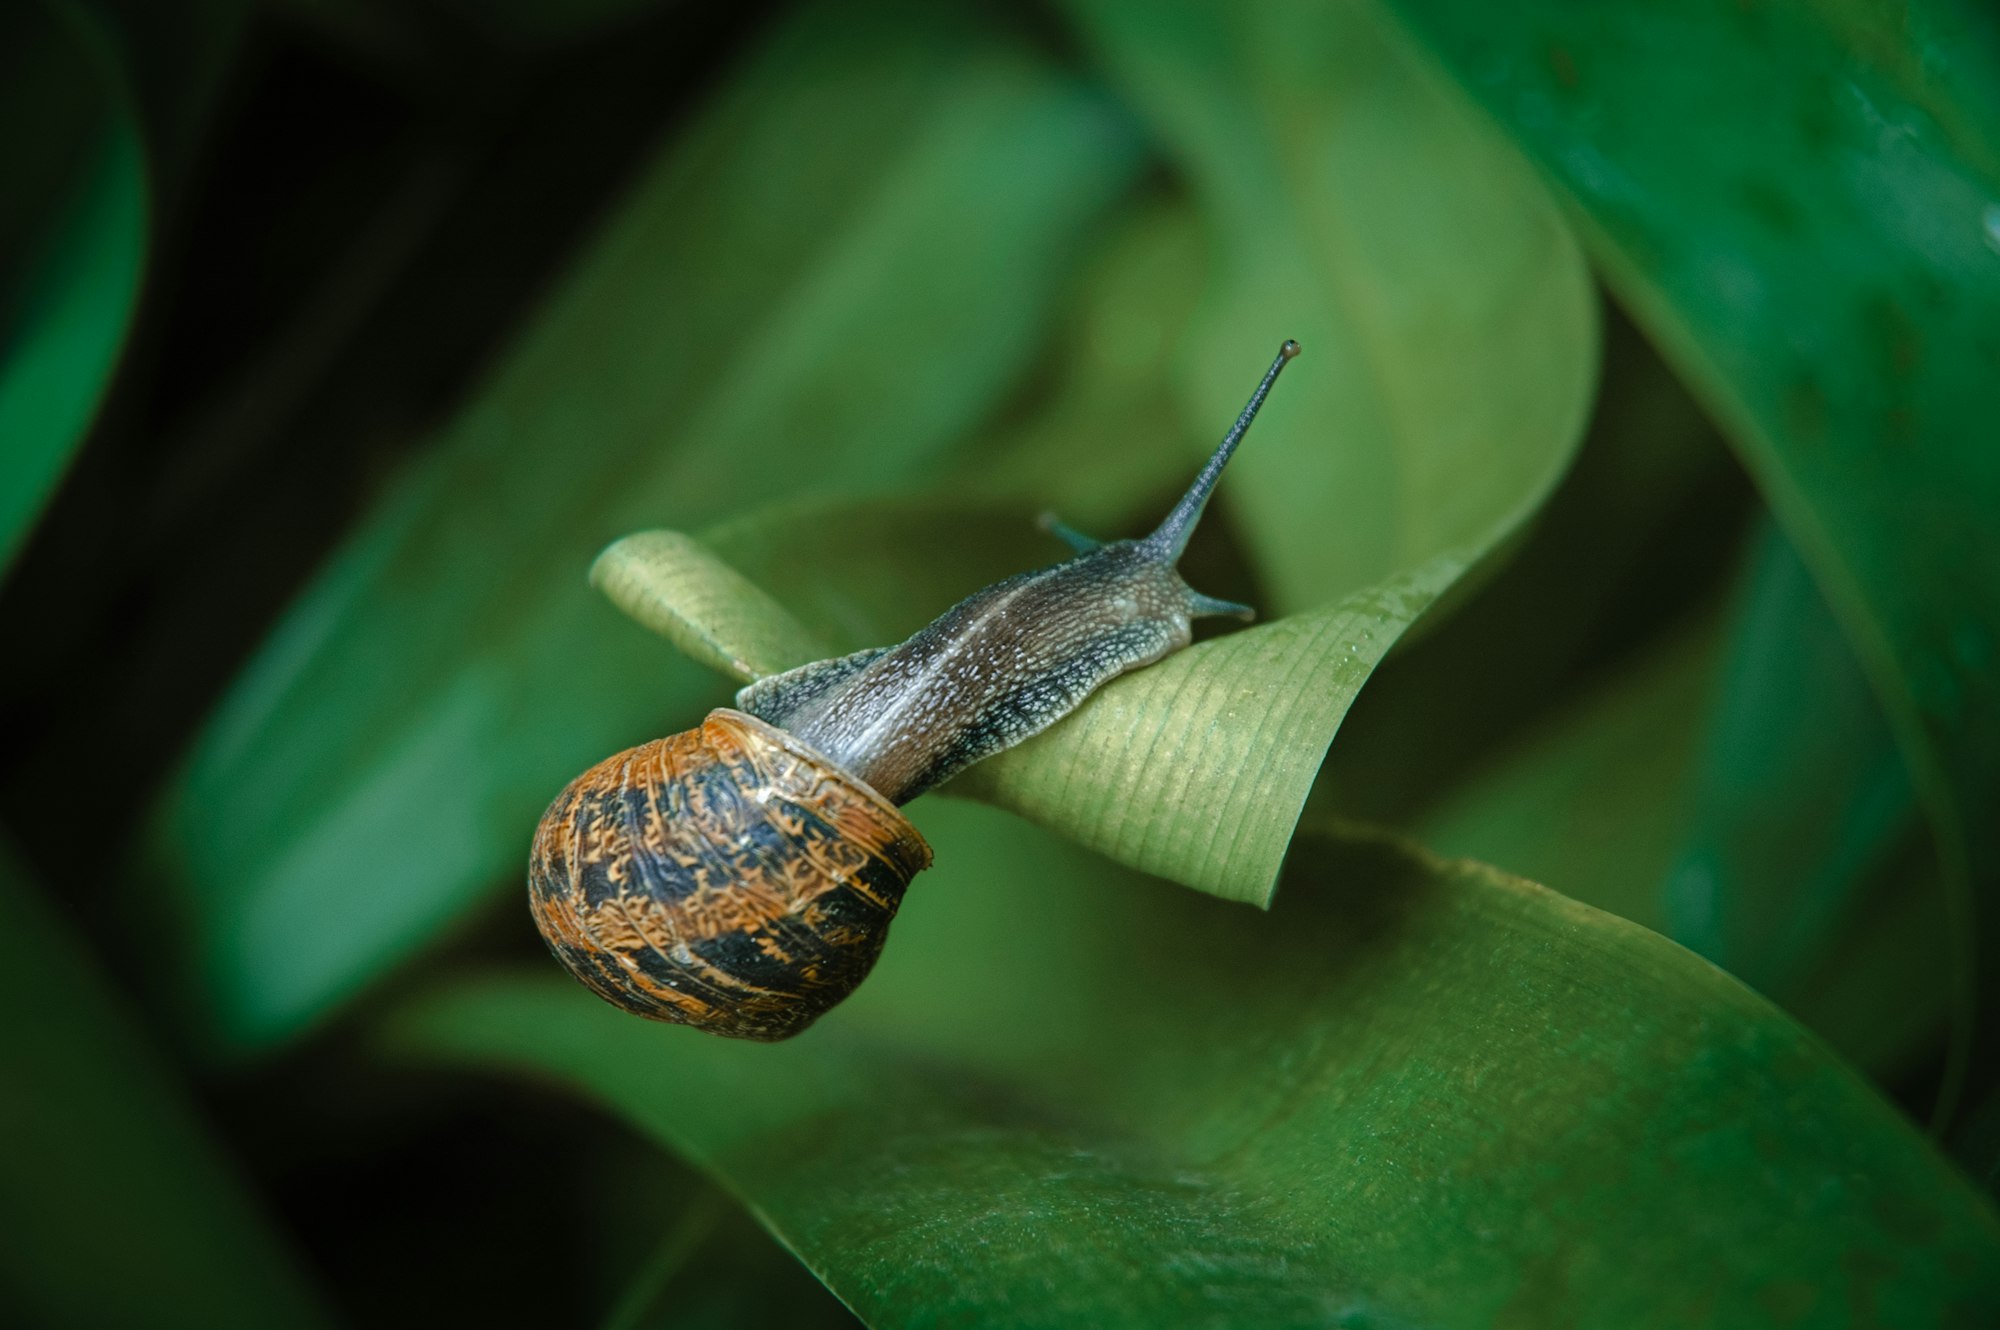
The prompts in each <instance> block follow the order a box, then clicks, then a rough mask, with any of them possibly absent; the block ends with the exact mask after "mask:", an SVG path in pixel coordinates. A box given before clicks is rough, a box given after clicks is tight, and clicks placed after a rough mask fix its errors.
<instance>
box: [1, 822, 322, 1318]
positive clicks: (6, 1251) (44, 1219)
mask: <svg viewBox="0 0 2000 1330" xmlns="http://www.w3.org/2000/svg"><path fill="white" fill-rule="evenodd" d="M0 1013H4V1015H0V1136H4V1138H5V1140H6V1142H7V1148H6V1149H5V1150H4V1151H0V1229H4V1231H5V1232H6V1234H7V1240H6V1242H4V1243H0V1314H4V1316H5V1318H6V1319H7V1320H8V1322H9V1324H14V1325H74V1326H91V1325H104V1326H118V1325H150V1326H274V1325H285V1326H316V1325H324V1324H328V1320H327V1317H326V1316H325V1314H324V1313H323V1312H322V1310H321V1309H320V1308H319V1306H318V1305H317V1304H316V1303H315V1301H314V1298H313V1296H312V1294H311V1292H310V1291H309V1290H308V1288H307V1287H306V1284H305V1282H304V1280H303V1279H302V1277H301V1276H300V1273H299V1271H298V1267H297V1265H296V1264H295V1262H294V1261H293V1259H292V1257H291V1255H290V1254H289V1253H288V1252H287V1251H286V1250H285V1249H284V1247H283V1245H282V1244H281V1242H280V1241H279V1239H278V1238H277V1237H276V1236H274V1234H273V1232H272V1230H271V1229H270V1227H269V1225H268V1223H267V1222H266V1220H265V1219H264V1217H263V1216H261V1215H259V1214H258V1213H257V1208H256V1206H255V1204H254V1203H253V1202H252V1201H251V1199H250V1198H249V1196H247V1195H246V1194H245V1192H244V1190H243V1186H242V1184H241V1182H240V1181H239V1180H238V1178H237V1177H236V1176H235V1170H234V1169H233V1167H232V1166H231V1164H230V1162H229V1161H228V1159H227V1158H226V1157H225V1154H224V1152H223V1150H222V1148H221V1147H220V1146H219V1145H218V1143H217V1142H216V1141H215V1140H214V1139H213V1138H212V1137H211V1136H210V1135H209V1133H208V1131H207V1129H206V1128H205V1127H204V1126H203V1124H202V1123H201V1121H200V1120H199V1118H198V1117H197V1115H196V1113H195V1110H194V1107H193V1105H191V1104H190V1103H189V1102H188V1098H187V1095H186V1093H185V1091H184V1090H183V1089H182V1088H181V1087H180V1086H178V1085H176V1084H174V1083H173V1080H172V1079H171V1077H170V1076H169V1074H168V1072H167V1070H166V1068H165V1067H164V1066H163V1065H162V1063H161V1060H160V1058H159V1057H158V1054H157V1052H156V1050H154V1049H153V1048H151V1047H149V1046H148V1044H147V1041H146V1037H145V1035H144V1033H143V1032H142V1029H141V1027H140V1026H139V1024H138V1023H137V1022H135V1021H134V1020H133V1018H132V1017H131V1016H130V1015H129V1014H128V1013H127V1012H125V1011H124V1010H123V1009H122V1008H121V1006H120V1003H119V1000H118V998H117V997H116V995H115V994H114V992H113V990H112V987H111V985H110V984H109V983H108V982H107V981H106V979H105V977H104V976H103V975H102V974H100V973H99V971H98V968H97V964H96V961H95V960H94V958H93V957H91V956H90V955H89V954H87V952H86V951H85V949H84V947H83V945H82V944H81V943H80V942H79V940H78V939H77V938H75V937H74V936H72V935H71V934H70V932H69V930H68V928H67V927H66V926H65V924H64V923H63V922H62V921H61V920H59V919H58V918H57V917H56V916H55V914H54V913H53V912H52V911H51V910H50V909H49V906H48V904H47V902H46V901H45V900H44V899H43V898H42V895H41V892H40V889H39V888H38V887H37V886H36V885H35V884H33V883H31V882H30V881H29V879H28V876H27V874H26V872H25V871H24V870H23V868H22V867H21V865H20V864H19V863H18V862H17V861H16V860H15V858H14V855H13V852H12V849H11V847H10V846H8V845H6V844H4V843H0Z"/></svg>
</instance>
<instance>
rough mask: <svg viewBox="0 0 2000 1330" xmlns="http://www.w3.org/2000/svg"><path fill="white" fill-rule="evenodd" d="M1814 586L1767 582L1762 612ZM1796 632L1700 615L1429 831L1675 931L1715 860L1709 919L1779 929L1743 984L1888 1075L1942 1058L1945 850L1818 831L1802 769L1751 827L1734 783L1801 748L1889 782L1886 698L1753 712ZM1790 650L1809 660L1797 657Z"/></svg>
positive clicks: (1799, 698)
mask: <svg viewBox="0 0 2000 1330" xmlns="http://www.w3.org/2000/svg"><path fill="white" fill-rule="evenodd" d="M1768 562H1769V560H1768V558H1767V559H1765V560H1760V561H1759V563H1758V567H1759V571H1760V572H1763V571H1765V569H1766V565H1767V564H1768ZM1794 567H1796V565H1794ZM1781 576H1782V574H1781ZM1809 590H1810V588H1805V587H1797V586H1791V587H1787V586H1765V585H1760V586H1758V587H1757V588H1756V591H1755V593H1754V594H1753V595H1752V597H1751V598H1750V603H1751V604H1752V605H1757V604H1760V603H1764V602H1768V601H1769V599H1770V598H1771V594H1772V593H1773V592H1777V593H1778V594H1779V598H1780V599H1789V594H1790V592H1792V591H1809ZM1794 608H1796V607H1794ZM1807 613H1808V614H1810V607H1808V608H1807ZM1822 613H1823V611H1822ZM1784 636H1786V630H1785V628H1784V627H1783V626H1782V625H1772V624H1771V623H1769V622H1764V621H1762V616H1761V615H1752V616H1750V617H1749V618H1748V619H1747V620H1746V618H1745V616H1744V615H1743V614H1742V613H1741V612H1740V611H1739V612H1738V613H1737V614H1736V615H1734V616H1724V615H1722V614H1721V613H1719V612H1715V611H1710V612H1707V613H1704V614H1702V615H1700V616H1698V617H1697V618H1696V619H1695V620H1694V621H1693V622H1691V623H1689V624H1687V625H1685V626H1683V627H1682V628H1680V629H1679V630H1677V631H1676V632H1674V633H1673V634H1671V635H1670V636H1669V638H1668V639H1667V640H1666V641H1664V642H1662V643H1661V644H1660V645H1659V646H1658V647H1657V648H1656V649H1654V650H1653V651H1651V652H1649V653H1647V655H1646V656H1645V657H1644V658H1642V659H1641V660H1639V661H1638V662H1636V663H1635V664H1634V665H1633V666H1632V667H1631V668H1629V669H1627V670H1625V671H1623V672H1622V673H1621V674H1620V675H1619V676H1617V677H1616V678H1614V679H1612V680H1610V681H1608V682H1607V683H1605V684H1604V685H1603V686H1601V687H1598V688H1596V689H1593V690H1591V691H1590V692H1587V693H1584V694H1582V695H1581V696H1579V697H1577V698H1576V699H1575V700H1574V701H1573V702H1571V703H1570V704H1569V705H1568V706H1567V707H1565V708H1563V709H1561V710H1560V711H1558V712H1556V713H1555V714H1553V715H1551V716H1549V717H1547V718H1545V719H1544V721H1543V723H1542V724H1541V725H1539V726H1538V727H1537V728H1536V729H1535V731H1534V732H1533V735H1532V737H1530V738H1528V739H1525V740H1523V741H1522V742H1520V743H1518V744H1515V745H1512V746H1510V747H1508V748H1505V749H1503V750H1501V751H1500V752H1497V753H1495V754H1493V755H1492V756H1491V757H1490V758H1489V759H1488V760H1487V761H1486V762H1485V763H1483V764H1482V765H1480V766H1479V767H1477V768H1475V769H1474V770H1472V771H1470V772H1468V773H1466V774H1465V775H1464V777H1463V778H1462V779H1461V781H1460V782H1459V784H1458V785H1457V786H1456V787H1455V788H1453V790H1452V791H1451V792H1450V793H1449V794H1448V795H1447V796H1446V797H1444V798H1443V799H1441V800H1439V801H1438V802H1437V803H1436V804H1435V805H1434V806H1432V807H1431V808H1429V809H1428V810H1426V812H1425V813H1424V814H1423V816H1422V817H1420V818H1419V819H1417V821H1416V823H1415V829H1416V831H1417V834H1419V835H1420V836H1422V837H1423V838H1424V841H1425V843H1426V844H1429V845H1433V846H1436V847H1437V848H1438V849H1439V850H1440V851H1443V852H1445V853H1449V854H1462V855H1469V856H1474V857H1484V858H1498V859H1503V860H1504V861H1505V862H1507V863H1510V864H1519V865H1520V866H1521V869H1522V871H1524V872H1531V873H1534V874H1535V876H1536V878H1537V879H1538V880H1540V881H1543V882H1546V883H1548V884H1549V885H1550V886H1552V887H1555V888H1557V889H1559V890H1561V891H1563V892H1564V893H1565V894H1567V895H1570V896H1573V897H1575V898H1576V899H1579V900H1582V901H1585V902H1586V903H1588V904H1590V905H1593V906H1596V907H1597V908H1599V909H1603V910H1609V911H1612V912H1613V913H1616V914H1618V915H1620V916H1622V917H1624V918H1626V919H1630V920H1633V921H1634V922H1637V923H1640V924H1644V925H1645V926H1646V927H1648V928H1651V929H1654V930H1657V931H1659V932H1661V933H1671V931H1672V930H1673V928H1674V926H1675V923H1676V915H1677V913H1679V912H1680V911H1682V910H1684V909H1685V908H1686V907H1685V904H1684V902H1683V897H1684V894H1685V893H1686V891H1687V890H1688V889H1689V883H1688V882H1687V866H1688V864H1689V863H1690V861H1691V860H1693V859H1694V857H1695V855H1696V854H1697V853H1700V854H1701V860H1700V862H1702V863H1704V864H1705V865H1707V866H1708V869H1709V871H1708V873H1707V874H1706V875H1705V878H1704V880H1703V883H1702V885H1703V886H1704V887H1705V888H1707V891H1706V894H1705V897H1704V899H1705V901H1706V902H1707V904H1708V906H1709V914H1708V916H1707V917H1709V918H1717V917H1720V918H1727V919H1731V920H1734V919H1737V918H1741V917H1748V918H1754V919H1758V920H1760V921H1766V922H1768V924H1769V931H1768V932H1767V933H1765V934H1764V935H1763V936H1761V937H1759V936H1756V935H1755V934H1752V935H1751V936H1750V937H1748V938H1745V939H1744V940H1743V941H1740V942H1738V944H1737V948H1738V952H1737V955H1736V957H1735V959H1736V960H1738V961H1740V962H1741V963H1742V964H1743V966H1744V969H1745V971H1746V973H1744V974H1743V977H1744V978H1745V979H1746V980H1749V981H1752V982H1755V983H1756V985H1757V986H1758V988H1759V990H1760V991H1761V992H1763V993H1764V994H1765V995H1766V996H1768V997H1770V998H1772V999H1773V1000H1774V1001H1776V1002H1778V1003H1780V1004H1781V1005H1783V1006H1784V1008H1785V1009H1786V1010H1787V1011H1789V1012H1790V1013H1792V1015H1793V1016H1795V1017H1796V1018H1797V1019H1798V1020H1800V1021H1802V1022H1803V1023H1804V1024H1805V1025H1807V1026H1808V1027H1809V1028H1811V1029H1812V1030H1814V1031H1815V1032H1816V1033H1818V1034H1819V1035H1820V1036H1821V1037H1822V1038H1824V1039H1825V1040H1827V1042H1828V1043H1830V1044H1832V1045H1833V1046H1834V1048H1836V1049H1837V1050H1838V1051H1839V1052H1840V1053H1841V1054H1842V1055H1843V1056H1845V1057H1847V1058H1849V1059H1850V1060H1851V1061H1852V1062H1854V1063H1855V1065H1857V1066H1860V1067H1864V1068H1866V1069H1868V1070H1869V1071H1870V1072H1872V1073H1874V1074H1876V1075H1877V1076H1879V1077H1881V1078H1883V1079H1884V1081H1885V1082H1887V1081H1889V1080H1890V1079H1892V1078H1894V1077H1898V1076H1903V1075H1908V1074H1911V1073H1912V1072H1914V1071H1917V1070H1919V1068H1920V1065H1921V1063H1922V1061H1923V1060H1924V1059H1925V1058H1927V1057H1929V1056H1931V1055H1932V1054H1933V1053H1934V1052H1935V1050H1936V1048H1937V1047H1938V1041H1939V1037H1940V1035H1941V1032H1942V1029H1943V1023H1944V1017H1945V1012H1946V1010H1947V1008H1948V1004H1949V1001H1950V992H1949V983H1948V975H1949V967H1948V965H1947V964H1946V958H1947V957H1948V956H1949V955H1950V946H1951V943H1950V936H1951V935H1950V931H1949V928H1948V926H1947V922H1946V919H1945V894H1944V888H1943V884H1942V883H1941V881H1940V880H1939V876H1938V871H1937V864H1936V861H1935V857H1934V856H1933V855H1932V854H1931V853H1930V849H1929V846H1928V845H1927V844H1922V843H1919V842H1916V841H1914V840H1913V839H1912V838H1910V837H1907V836H1905V837H1897V838H1894V839H1892V840H1891V841H1889V842H1888V843H1883V842H1882V841H1881V840H1880V838H1879V837H1860V836H1857V835H1856V832H1855V828H1854V827H1853V826H1852V825H1851V824H1850V823H1849V822H1848V821H1845V820H1843V819H1842V818H1841V817H1840V816H1838V815H1829V816H1827V817H1826V820H1824V821H1821V822H1818V823H1813V822H1812V821H1811V820H1810V815H1809V814H1807V813H1803V812H1795V811H1792V810H1797V809H1801V808H1807V807H1809V806H1811V805H1812V804H1813V802H1814V800H1816V799H1817V798H1819V797H1820V792H1821V789H1822V787H1821V785H1820V784H1819V782H1818V780H1817V779H1816V778H1811V777H1806V778H1801V777H1799V775H1798V773H1797V772H1793V780H1792V781H1791V783H1789V784H1783V785H1779V786H1776V787H1770V788H1767V787H1764V786H1759V787H1758V788H1759V795H1758V798H1757V799H1755V800H1747V801H1746V804H1757V805H1761V814H1762V816H1766V817H1768V818H1769V819H1770V820H1769V821H1747V820H1745V819H1744V818H1743V817H1742V816H1741V815H1740V812H1747V811H1748V809H1747V806H1746V808H1745V809H1743V810H1739V809H1738V808H1737V807H1736V806H1735V805H1733V804H1731V803H1730V802H1728V801H1727V800H1723V799H1721V798H1720V797H1719V794H1718V787H1719V786H1720V787H1727V786H1729V785H1730V784H1731V783H1732V782H1734V781H1736V780H1737V779H1739V778H1740V776H1741V773H1742V771H1743V770H1744V769H1745V768H1752V767H1754V768H1759V769H1782V768H1787V767H1790V766H1793V765H1795V764H1796V763H1797V762H1798V760H1799V753H1800V749H1801V747H1804V748H1808V749H1811V750H1813V751H1814V752H1815V754H1816V756H1817V757H1818V758H1819V759H1820V760H1821V761H1824V762H1830V763H1832V764H1833V766H1834V774H1836V775H1840V776H1845V777H1847V778H1848V779H1847V780H1846V781H1844V782H1843V781H1835V780H1830V781H1829V785H1830V786H1832V787H1834V788H1836V789H1844V790H1845V791H1846V792H1847V793H1848V794H1850V795H1853V794H1855V793H1857V792H1858V793H1863V794H1866V793H1867V792H1869V791H1870V790H1871V789H1872V788H1873V783H1872V781H1870V780H1868V779H1866V777H1867V776H1868V775H1869V773H1870V772H1871V771H1872V770H1873V767H1872V765H1871V763H1870V762H1869V761H1867V760H1865V759H1866V758H1867V756H1868V754H1870V753H1874V752H1876V751H1877V750H1876V749H1875V748H1874V747H1873V745H1872V744H1871V743H1870V742H1868V737H1869V736H1870V735H1871V734H1874V733H1879V731H1878V730H1875V729H1871V726H1870V723H1869V722H1870V720H1871V719H1873V720H1874V721H1875V724H1876V725H1879V713H1877V712H1876V710H1875V704H1874V701H1873V699H1872V698H1869V697H1866V696H1857V695H1856V694H1854V693H1853V692H1852V691H1844V692H1843V691H1841V690H1838V689H1836V690H1833V691H1832V692H1831V693H1830V694H1828V693H1816V692H1810V691H1797V692H1796V693H1795V695H1794V696H1793V697H1791V698H1790V699H1787V700H1786V701H1785V702H1784V703H1783V704H1782V705H1776V704H1773V705H1771V706H1770V708H1769V710H1768V711H1760V712H1759V713H1758V715H1759V719H1758V720H1757V721H1756V722H1755V723H1752V722H1751V721H1750V719H1749V718H1748V717H1747V716H1746V715H1745V713H1744V709H1743V705H1742V703H1743V694H1742V689H1743V687H1744V686H1745V685H1746V683H1749V684H1751V685H1752V686H1755V678H1756V676H1759V675H1761V674H1762V672H1763V670H1764V669H1765V668H1766V667H1768V666H1770V665H1773V664H1775V663H1776V662H1774V661H1769V660H1766V659H1765V658H1764V657H1765V653H1766V649H1767V648H1768V647H1769V646H1770V645H1771V643H1772V640H1773V638H1774V637H1777V638H1783V637H1784ZM1806 636H1807V637H1813V636H1814V634H1813V632H1812V630H1811V626H1810V623H1808V624H1807V625H1806ZM1817 640H1818V642H1819V645H1820V646H1821V647H1822V648H1825V647H1828V646H1829V645H1838V644H1829V643H1827V642H1826V641H1825V639H1824V638H1818V639H1817ZM1841 651H1842V653H1844V651H1845V648H1844V647H1841ZM1781 655H1782V653H1781ZM1783 658H1784V659H1786V660H1787V661H1788V662H1789V664H1790V665H1793V666H1796V665H1797V664H1799V660H1798V657H1797V656H1796V655H1795V654H1794V655H1791V656H1784V657H1783ZM1842 668H1843V665H1842V662H1841V659H1840V658H1839V657H1835V658H1833V659H1831V660H1828V659H1825V658H1822V659H1821V661H1820V672H1819V676H1818V677H1819V678H1820V679H1821V681H1824V680H1825V679H1826V678H1827V677H1829V676H1830V677H1832V678H1834V679H1836V680H1837V679H1838V678H1839V677H1840V671H1841V669H1842ZM1766 701H1767V703H1769V702H1771V701H1772V700H1771V699H1768V698H1767V699H1766ZM1856 702H1859V703H1862V704H1865V707H1866V712H1865V713H1864V715H1863V716H1861V717H1856V716H1855V715H1854V714H1852V713H1851V712H1849V711H1847V710H1845V709H1844V708H1845V707H1846V706H1847V705H1850V704H1853V703H1856ZM1855 739H1860V740H1862V741H1863V742H1862V743H1861V744H1860V745H1859V747H1856V746H1853V744H1852V742H1851V741H1853V740H1855ZM1887 756H1888V758H1889V760H1890V761H1891V762H1894V761H1895V756H1894V754H1893V753H1890V754H1888V755H1887ZM1857 758H1859V759H1864V760H1861V761H1859V763H1858V765H1857V761H1856V759H1857ZM1717 764H1720V768H1721V769H1720V770H1718V769H1717ZM1857 778H1860V779H1857ZM1864 802H1866V801H1865V800H1864ZM1800 819H1804V822H1803V824H1802V823H1801V821H1800ZM1766 827H1768V828H1769V829H1770V830H1769V832H1768V835H1767V834H1766V833H1765V832H1764V831H1763V829H1764V828H1766ZM1891 830H1893V827H1892V828H1891ZM1858 847H1865V850H1866V852H1865V853H1860V852H1858ZM1711 936H1712V934H1711ZM1758 944H1762V945H1761V946H1760V945H1758ZM1732 972H1735V971H1734V970H1732Z"/></svg>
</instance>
